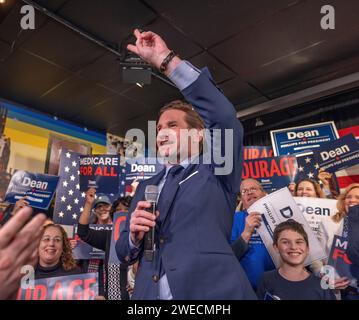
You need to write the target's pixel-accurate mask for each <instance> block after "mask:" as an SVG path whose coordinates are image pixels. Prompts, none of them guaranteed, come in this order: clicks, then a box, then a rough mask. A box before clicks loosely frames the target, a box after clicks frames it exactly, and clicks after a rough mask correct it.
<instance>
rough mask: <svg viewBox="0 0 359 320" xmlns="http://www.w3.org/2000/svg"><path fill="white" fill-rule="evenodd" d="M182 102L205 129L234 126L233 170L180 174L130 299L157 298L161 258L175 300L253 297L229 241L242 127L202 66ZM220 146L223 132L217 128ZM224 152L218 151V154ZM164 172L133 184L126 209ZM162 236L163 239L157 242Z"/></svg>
mask: <svg viewBox="0 0 359 320" xmlns="http://www.w3.org/2000/svg"><path fill="white" fill-rule="evenodd" d="M182 93H183V95H184V97H185V98H186V100H187V101H188V102H189V103H191V104H192V105H193V106H194V108H195V109H196V110H197V111H198V113H199V114H200V115H201V116H202V118H203V120H204V121H205V123H206V127H207V128H209V129H221V130H223V131H224V129H233V135H234V137H233V139H234V144H233V159H232V160H233V170H232V172H231V173H230V174H229V175H225V176H223V175H222V176H219V175H215V174H214V169H215V167H216V164H214V163H212V164H203V163H202V161H200V164H190V165H189V166H188V167H187V168H186V169H185V170H183V171H182V172H181V173H180V175H181V177H180V179H181V181H183V180H185V179H186V178H187V177H189V176H190V175H191V174H192V173H194V172H196V171H198V173H197V174H195V175H193V176H192V177H190V178H189V179H188V180H186V181H184V182H183V183H181V184H180V185H178V186H177V189H176V190H174V191H173V193H172V194H171V195H170V196H169V198H168V199H167V205H166V209H165V210H162V211H165V212H161V213H160V214H161V220H162V223H161V227H160V228H159V230H158V229H157V234H156V239H157V241H156V245H157V251H156V257H155V259H154V261H153V262H148V261H146V259H145V258H144V257H142V253H141V254H140V256H139V259H140V265H139V269H138V273H137V276H136V284H135V289H134V293H133V297H132V298H133V299H149V300H152V299H156V298H157V296H158V288H157V286H158V283H157V282H155V281H154V280H153V279H154V278H153V276H154V275H155V274H156V273H157V271H158V259H159V257H160V256H161V258H162V264H163V268H164V270H165V273H166V275H167V279H168V283H169V286H170V289H171V293H172V296H173V298H174V299H226V300H227V299H256V295H255V294H254V292H253V290H252V288H251V286H250V284H249V281H248V279H247V277H246V276H245V274H244V272H243V269H242V268H241V266H240V264H239V262H238V260H237V259H236V257H235V255H234V253H233V251H232V249H231V246H230V243H229V240H230V235H231V227H232V218H233V212H234V209H235V203H236V195H237V193H238V192H239V185H240V180H241V171H242V161H243V160H242V158H243V156H242V146H243V142H242V141H243V128H242V125H241V123H240V122H239V121H238V119H237V118H236V112H235V109H234V108H233V106H232V104H231V103H230V102H229V101H228V100H227V98H226V97H225V96H224V95H223V94H222V93H221V91H220V90H219V89H218V88H217V87H216V86H215V84H214V83H213V81H212V79H211V77H210V74H209V72H208V70H207V69H204V70H202V72H201V74H200V76H199V77H198V79H197V80H196V81H195V82H194V83H192V84H191V85H190V86H189V87H187V88H186V89H184V90H183V91H182ZM222 139H223V140H222V141H221V145H222V148H223V149H222V150H224V133H223V132H222ZM222 154H223V152H222ZM163 174H164V172H163V171H162V172H161V173H159V174H158V175H156V176H155V177H152V178H151V179H148V180H146V181H144V182H142V183H140V185H139V186H138V189H137V192H136V195H135V197H134V199H133V201H132V205H131V208H130V211H129V212H133V211H134V209H135V207H136V204H137V202H138V201H140V200H143V199H144V190H145V187H146V186H147V185H156V184H158V183H159V182H160V180H161V178H162V177H163ZM129 220H130V219H129V218H128V219H127V224H126V227H125V230H124V232H122V234H121V235H120V238H119V240H118V241H117V243H116V252H117V255H118V257H119V259H120V261H128V260H130V261H129V262H130V263H133V262H134V261H131V259H130V247H129ZM159 238H161V239H162V241H158V239H159Z"/></svg>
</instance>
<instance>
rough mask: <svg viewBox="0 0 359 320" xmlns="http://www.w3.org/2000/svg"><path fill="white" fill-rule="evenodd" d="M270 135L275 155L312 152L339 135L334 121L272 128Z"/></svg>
mask: <svg viewBox="0 0 359 320" xmlns="http://www.w3.org/2000/svg"><path fill="white" fill-rule="evenodd" d="M270 135H271V140H272V146H273V151H274V155H275V156H285V155H287V154H310V153H312V152H313V151H314V150H315V149H317V148H320V147H321V145H322V144H323V143H325V142H330V141H334V140H336V139H338V137H339V136H338V132H337V129H336V127H335V124H334V122H333V121H330V122H322V123H315V124H309V125H306V126H300V127H292V128H286V129H279V130H272V131H271V132H270Z"/></svg>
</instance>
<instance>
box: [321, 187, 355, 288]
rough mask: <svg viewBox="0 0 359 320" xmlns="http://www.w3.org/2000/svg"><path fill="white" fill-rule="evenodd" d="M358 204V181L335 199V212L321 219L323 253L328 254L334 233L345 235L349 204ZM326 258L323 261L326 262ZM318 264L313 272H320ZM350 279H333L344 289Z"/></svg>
mask: <svg viewBox="0 0 359 320" xmlns="http://www.w3.org/2000/svg"><path fill="white" fill-rule="evenodd" d="M357 204H359V183H353V184H351V185H349V186H348V187H347V188H346V189H345V191H344V192H343V193H342V194H341V195H340V196H339V198H338V201H337V209H338V211H337V213H336V214H335V215H334V216H332V217H325V218H323V220H322V223H321V225H320V229H319V237H320V238H319V240H320V242H321V243H322V245H323V248H325V253H326V254H327V255H328V256H329V253H330V249H331V247H332V244H333V239H334V236H335V235H338V236H345V237H346V236H347V234H346V233H347V231H348V230H347V226H345V225H346V224H347V221H348V220H347V214H348V211H349V208H350V207H351V206H354V205H357ZM327 262H328V259H326V260H325V261H323V263H324V264H327ZM319 267H320V265H319V264H318V265H317V267H316V270H314V271H315V272H320V269H319ZM349 283H350V280H348V279H347V278H340V279H337V280H336V281H335V287H336V289H345V288H347V287H348V285H349Z"/></svg>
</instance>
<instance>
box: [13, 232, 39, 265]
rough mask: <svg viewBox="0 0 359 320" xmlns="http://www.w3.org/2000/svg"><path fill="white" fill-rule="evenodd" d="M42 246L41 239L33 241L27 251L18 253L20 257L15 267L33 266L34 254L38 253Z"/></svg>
mask: <svg viewBox="0 0 359 320" xmlns="http://www.w3.org/2000/svg"><path fill="white" fill-rule="evenodd" d="M39 244H40V237H38V238H36V239H35V240H34V241H32V242H31V243H30V244H29V246H27V247H26V248H25V249H23V250H21V251H18V256H17V258H16V260H15V266H17V267H20V268H21V267H22V266H24V265H32V266H33V264H32V263H33V260H34V252H37V250H38V247H39Z"/></svg>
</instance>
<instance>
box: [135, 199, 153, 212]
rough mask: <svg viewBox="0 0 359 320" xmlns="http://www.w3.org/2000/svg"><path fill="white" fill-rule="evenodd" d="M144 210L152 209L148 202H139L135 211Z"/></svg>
mask: <svg viewBox="0 0 359 320" xmlns="http://www.w3.org/2000/svg"><path fill="white" fill-rule="evenodd" d="M144 208H151V204H150V203H149V202H147V201H138V202H137V206H136V209H135V210H136V211H137V210H142V209H144Z"/></svg>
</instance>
